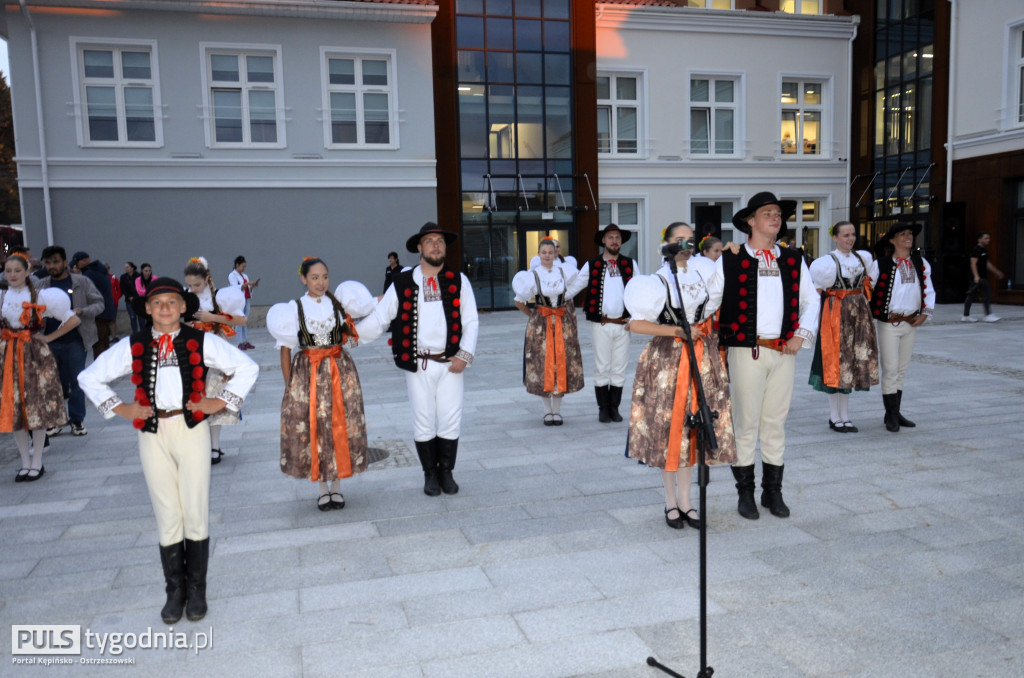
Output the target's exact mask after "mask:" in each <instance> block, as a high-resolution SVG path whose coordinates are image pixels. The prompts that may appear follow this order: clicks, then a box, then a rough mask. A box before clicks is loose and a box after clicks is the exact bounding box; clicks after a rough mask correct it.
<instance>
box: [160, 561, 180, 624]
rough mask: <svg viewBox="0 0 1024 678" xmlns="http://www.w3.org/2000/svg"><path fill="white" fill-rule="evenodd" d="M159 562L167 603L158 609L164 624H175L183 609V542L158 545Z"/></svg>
mask: <svg viewBox="0 0 1024 678" xmlns="http://www.w3.org/2000/svg"><path fill="white" fill-rule="evenodd" d="M160 564H161V565H163V568H164V581H165V582H166V583H167V587H166V591H167V603H166V604H165V605H164V609H162V610H160V617H161V618H162V619H163V620H164V623H165V624H176V623H178V620H179V619H181V613H182V610H184V609H185V544H184V543H183V542H180V541H179V542H178V543H177V544H171V545H170V546H161V547H160Z"/></svg>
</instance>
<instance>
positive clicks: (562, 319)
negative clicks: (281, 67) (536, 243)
mask: <svg viewBox="0 0 1024 678" xmlns="http://www.w3.org/2000/svg"><path fill="white" fill-rule="evenodd" d="M537 254H538V256H540V265H539V266H537V267H536V268H534V269H532V270H530V271H520V272H519V273H516V275H515V277H514V278H513V279H512V290H513V291H514V292H515V295H516V296H515V304H516V308H518V309H519V310H520V311H522V312H523V313H525V314H526V315H527V316H529V318H530V320H529V322H527V324H526V340H525V344H524V347H523V384H524V385H525V386H526V392H527V393H532V394H533V395H537V396H540V397H541V398H542V399H543V400H544V412H545V413H544V425H545V426H561V425H562V415H561V414H559V412H558V410H559V408H560V407H561V405H562V398H563V397H564V396H565V394H566V393H575V392H576V391H579V390H580V389H582V388H583V359H582V357H581V354H580V341H579V337H578V334H577V329H576V312H575V309H574V308H573V304H572V298H573V297H574V296H576V295H577V294H579V293H580V292H581V291H582V290H583V288H584V287H586V286H587V276H586V274H585V273H583V274H581V273H580V272H578V271H575V270H574V269H573V268H571V267H566V266H565V264H564V263H563V264H562V265H556V263H555V259H556V257H557V247H556V245H555V241H554V240H551V239H550V238H545V239H543V240H541V241H540V247H539V248H538V250H537ZM531 301H532V302H534V303H535V304H536V306H535V307H534V308H533V309H530V308H529V307H528V306H527V302H531Z"/></svg>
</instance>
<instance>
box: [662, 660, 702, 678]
mask: <svg viewBox="0 0 1024 678" xmlns="http://www.w3.org/2000/svg"><path fill="white" fill-rule="evenodd" d="M647 665H648V666H653V667H654V668H656V669H659V670H661V671H664V672H665V673H667V674H668V675H670V676H672V678H686V676H684V675H683V674H681V673H676V672H675V671H673V670H672V669H670V668H669V667H667V666H665V665H664V664H662V663H661V662H659V661H658V660H657V659H655V658H654V657H648V658H647ZM714 674H715V670H714V669H713V668H711V667H710V666H708V667H707V668H703V669H701V670H700V672H699V673H698V674H697V678H711V676H713V675H714Z"/></svg>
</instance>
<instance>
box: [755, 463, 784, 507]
mask: <svg viewBox="0 0 1024 678" xmlns="http://www.w3.org/2000/svg"><path fill="white" fill-rule="evenodd" d="M784 468H785V466H784V465H781V464H780V465H779V466H775V465H774V464H765V463H763V462H762V463H761V506H763V507H765V508H766V509H768V510H769V511H771V514H772V515H773V516H777V517H779V518H788V517H789V507H788V506H786V502H784V501H783V500H782V470H783V469H784Z"/></svg>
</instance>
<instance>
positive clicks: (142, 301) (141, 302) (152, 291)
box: [132, 277, 199, 318]
mask: <svg viewBox="0 0 1024 678" xmlns="http://www.w3.org/2000/svg"><path fill="white" fill-rule="evenodd" d="M158 294H178V295H181V298H182V299H184V300H185V313H184V315H185V317H186V318H190V317H192V315H194V314H195V312H196V311H198V310H199V297H197V296H196V295H194V294H192V293H191V292H189V291H188V290H186V289H185V286H184V285H182V284H181V283H180V282H178V281H177V280H175V279H174V278H167V277H164V278H157V279H156V280H154V281H153V282H151V283H150V284H149V289H147V290H146V296H144V297H136V298H135V299H133V300H132V310H133V311H135V315H137V316H140V317H143V318H148V317H149V313H148V312H147V311H146V302H147V301H148V300H150V299H152V298H153V297H155V296H157V295H158Z"/></svg>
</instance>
